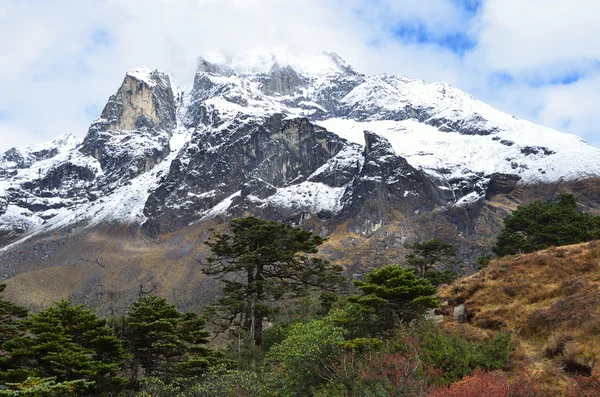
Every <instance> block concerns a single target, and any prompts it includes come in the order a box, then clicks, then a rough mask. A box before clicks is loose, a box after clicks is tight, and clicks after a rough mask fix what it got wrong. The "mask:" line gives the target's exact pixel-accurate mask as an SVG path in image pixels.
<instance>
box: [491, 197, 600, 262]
mask: <svg viewBox="0 0 600 397" xmlns="http://www.w3.org/2000/svg"><path fill="white" fill-rule="evenodd" d="M598 238H600V217H597V216H592V215H589V214H587V213H585V212H581V211H578V210H577V202H576V200H575V196H573V195H572V194H561V195H559V196H558V197H556V198H555V199H554V200H552V201H550V202H542V201H534V202H532V203H530V204H527V205H521V206H519V207H518V208H517V209H516V210H515V211H514V212H513V213H512V214H511V215H509V216H508V217H506V219H505V220H504V229H502V232H501V233H500V235H499V236H498V240H497V241H496V246H495V247H494V248H493V250H494V252H495V253H496V254H497V255H498V256H505V255H512V254H518V253H527V252H533V251H537V250H541V249H544V248H547V247H550V246H561V245H567V244H576V243H581V242H585V241H590V240H594V239H598Z"/></svg>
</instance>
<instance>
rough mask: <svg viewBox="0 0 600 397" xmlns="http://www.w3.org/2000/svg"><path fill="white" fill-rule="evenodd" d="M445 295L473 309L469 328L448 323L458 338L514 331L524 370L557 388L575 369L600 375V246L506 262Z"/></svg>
mask: <svg viewBox="0 0 600 397" xmlns="http://www.w3.org/2000/svg"><path fill="white" fill-rule="evenodd" d="M440 294H441V296H442V297H443V298H444V299H446V300H448V303H449V306H450V307H452V306H456V305H459V304H464V305H465V309H466V317H467V322H466V323H465V324H457V323H455V322H454V321H452V318H451V316H448V317H446V320H445V326H446V327H447V328H448V329H450V330H452V331H453V332H458V333H462V334H464V335H468V336H471V337H473V338H477V337H481V336H483V335H485V334H491V333H494V332H497V331H498V330H500V329H503V330H505V331H508V332H511V333H513V335H514V337H515V341H516V342H517V345H518V348H517V350H516V351H515V358H516V364H515V365H516V367H518V368H519V369H526V370H527V371H529V372H531V373H534V374H537V375H540V376H544V377H546V379H547V380H548V381H549V382H553V383H556V382H559V381H560V379H561V378H564V376H565V375H564V374H565V372H564V371H563V369H564V368H565V366H568V365H571V366H572V365H573V363H577V364H579V365H585V366H589V367H592V368H593V370H594V372H595V373H598V371H599V370H600V241H593V242H590V243H583V244H577V245H572V246H565V247H558V248H550V249H547V250H545V251H539V252H535V253H531V254H526V255H515V256H511V257H505V258H501V259H498V260H495V261H492V263H491V264H490V265H489V266H488V267H487V268H485V269H483V270H481V271H480V272H478V273H476V274H474V275H472V276H469V277H466V278H463V279H460V280H457V281H456V282H455V283H454V284H452V285H450V286H446V287H444V288H442V290H441V292H440ZM447 314H451V313H450V312H448V313H447Z"/></svg>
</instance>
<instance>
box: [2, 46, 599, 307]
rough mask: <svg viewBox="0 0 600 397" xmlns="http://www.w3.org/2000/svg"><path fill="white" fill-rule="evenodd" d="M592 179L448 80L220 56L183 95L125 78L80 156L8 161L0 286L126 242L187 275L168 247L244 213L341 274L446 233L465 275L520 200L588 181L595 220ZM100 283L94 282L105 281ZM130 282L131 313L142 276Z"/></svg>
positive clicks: (567, 153) (62, 142)
mask: <svg viewBox="0 0 600 397" xmlns="http://www.w3.org/2000/svg"><path fill="white" fill-rule="evenodd" d="M575 159H577V160H576V161H575ZM599 176H600V151H598V150H597V149H594V148H592V147H590V146H588V145H586V144H585V142H583V141H582V140H581V139H579V138H577V137H575V136H572V135H567V134H562V133H559V132H557V131H554V130H551V129H548V128H544V127H540V126H536V125H534V124H532V123H529V122H527V121H523V120H519V119H516V118H514V117H512V116H509V115H506V114H504V113H502V112H499V111H497V110H495V109H492V108H491V107H489V106H488V105H486V104H484V103H482V102H480V101H478V100H476V99H475V98H473V97H471V96H469V95H467V94H465V93H463V92H461V91H459V90H457V89H456V88H453V87H451V86H449V85H447V84H443V83H432V84H427V83H425V82H423V81H420V80H411V79H408V78H406V77H403V76H388V75H380V76H368V75H364V74H362V73H360V72H358V71H356V70H355V69H353V68H352V67H351V66H350V65H348V64H347V63H345V62H344V61H343V60H342V59H340V58H339V57H338V56H337V55H335V54H328V53H322V54H317V55H302V56H300V57H298V56H293V55H292V54H289V53H277V54H251V55H249V56H244V57H238V58H233V59H224V58H223V57H220V56H215V55H210V56H205V57H203V58H202V59H201V60H200V62H199V67H198V70H197V73H196V75H195V77H194V82H193V84H192V85H190V86H189V87H186V88H184V89H173V88H172V86H171V83H170V79H169V77H168V75H166V74H164V73H161V72H158V71H151V70H149V69H145V68H138V69H135V70H132V71H130V72H128V73H127V74H126V76H125V78H124V80H123V82H122V84H121V86H120V87H119V89H118V90H117V92H116V93H115V94H114V95H113V96H111V97H110V98H109V100H108V103H107V104H106V106H105V108H104V110H103V112H102V114H101V115H100V118H98V119H97V120H95V121H94V122H93V123H92V125H91V126H90V128H89V131H88V133H87V135H86V136H85V138H84V139H83V141H81V142H79V141H78V140H77V139H75V138H73V137H69V136H67V137H63V138H58V139H57V140H55V141H53V142H50V143H48V144H45V145H40V146H37V147H30V148H24V149H12V150H10V151H8V152H6V153H4V154H3V155H1V156H0V247H3V248H0V276H2V277H3V278H9V277H13V276H15V275H17V274H21V273H28V272H37V271H42V270H43V271H45V272H48V270H44V269H46V268H48V267H57V269H62V270H56V272H58V273H57V274H60V272H64V271H66V270H65V269H64V268H63V267H64V266H65V265H67V264H70V263H79V261H80V260H83V262H82V263H95V262H96V259H98V260H99V261H100V262H103V259H102V255H106V256H107V257H110V258H113V260H115V261H117V260H119V259H118V258H125V257H127V255H129V254H127V252H129V251H128V250H129V247H128V245H127V244H117V247H119V248H114V247H113V248H109V247H108V246H107V245H106V244H105V243H99V242H102V241H108V240H110V241H113V237H114V236H121V237H122V236H123V235H125V236H130V237H131V238H134V239H137V240H136V241H138V242H139V243H140V245H138V246H137V247H138V248H136V249H137V250H140V251H139V252H143V253H144V254H143V256H144V257H145V258H146V259H144V261H146V262H144V263H142V262H139V261H138V262H136V263H137V264H136V265H135V266H134V265H133V264H132V265H131V266H133V267H136V266H141V268H144V267H148V268H152V269H154V271H158V270H157V269H159V267H160V260H161V259H160V258H155V255H154V254H153V251H154V252H155V253H158V252H160V253H161V254H160V255H161V256H163V259H164V257H169V255H175V256H176V257H177V258H179V259H178V260H177V264H178V266H183V267H184V268H186V269H191V268H192V267H193V265H194V264H195V263H196V259H197V255H200V256H201V255H202V252H201V251H202V250H201V249H200V250H197V249H189V250H187V251H186V252H185V254H182V255H180V254H178V253H176V252H177V251H178V250H179V248H177V249H175V248H173V247H174V246H177V244H176V243H174V245H173V242H174V241H175V240H177V239H185V240H188V238H190V237H189V236H188V235H187V233H197V232H198V231H205V230H206V227H207V225H212V226H215V225H216V226H219V227H220V226H222V225H223V224H224V223H225V222H226V221H227V219H229V217H231V216H243V215H247V214H254V215H256V216H260V217H264V218H268V219H274V220H279V221H286V222H292V223H294V224H299V225H302V226H303V227H306V228H310V229H312V230H314V231H315V232H318V233H320V234H322V235H324V236H330V237H331V238H330V241H329V242H328V243H327V245H326V247H324V254H325V255H326V256H328V257H329V258H330V259H332V260H334V261H337V262H339V263H341V264H344V265H346V266H347V267H348V268H349V269H359V268H362V267H365V266H370V265H379V264H384V263H389V262H391V261H399V260H401V259H402V257H403V255H404V247H403V246H404V243H406V242H413V241H417V240H421V239H427V238H432V237H440V238H445V239H447V240H449V241H451V242H453V243H454V244H456V245H457V246H458V249H459V255H460V256H461V258H463V259H465V260H466V263H467V265H466V268H464V269H462V270H463V271H465V272H468V271H470V270H472V269H471V268H470V266H471V264H472V263H473V259H474V258H476V257H477V256H478V255H481V254H484V253H485V252H487V250H488V249H489V246H490V243H491V241H492V240H493V238H494V235H495V233H497V231H498V229H499V227H500V226H501V221H502V218H503V217H504V216H505V215H506V214H508V213H509V211H510V210H512V209H514V208H515V207H516V205H517V204H518V203H520V202H524V201H527V200H530V199H533V198H546V197H551V196H552V194H553V193H555V192H556V191H557V190H560V189H566V190H573V189H575V190H577V186H578V185H577V184H578V183H584V185H585V186H583V187H580V188H579V190H580V191H581V192H582V194H583V196H584V197H583V198H584V200H583V201H582V202H583V204H584V205H585V206H587V207H589V208H591V209H595V208H597V205H596V204H597V203H598V198H597V197H595V196H594V194H593V189H592V186H594V183H593V182H586V181H593V180H594V179H593V178H597V177H599ZM95 234H97V235H98V236H101V237H98V238H97V239H96V240H94V241H91V240H90V239H89V236H91V235H95ZM113 234H114V236H113ZM202 236H203V237H202V238H201V239H199V240H198V244H200V243H201V241H202V239H203V238H206V233H204V232H203V233H202ZM173 239H175V240H173ZM76 241H78V242H79V243H75V242H76ZM83 241H87V242H86V243H83ZM88 243H89V244H91V245H89V247H90V249H93V250H95V251H94V252H96V253H97V254H94V255H92V254H89V255H88V254H87V253H84V252H81V251H80V250H79V248H78V244H83V245H86V246H87V244H88ZM111 244H112V243H111ZM136 244H137V243H136ZM59 247H62V248H59ZM92 247H93V248H92ZM110 249H116V250H117V252H109V251H110ZM65 250H66V251H68V250H71V251H72V252H73V253H72V254H69V253H68V252H64V251H65ZM173 250H175V251H173ZM82 258H84V259H82ZM127 258H128V261H129V257H127ZM182 258H184V259H182ZM103 263H104V262H103ZM111 266H115V267H118V264H116V263H115V264H112V265H111ZM141 268H140V269H141ZM98 271H99V270H98V269H95V270H94V271H92V272H91V273H90V275H89V276H86V277H89V280H105V279H107V280H108V279H112V278H111V277H109V276H107V275H106V274H104V275H100V274H99V273H98ZM140 271H141V272H142V273H144V271H142V270H140ZM123 277H124V279H123V280H119V281H120V282H121V281H122V282H125V284H126V285H127V287H123V288H130V289H131V288H132V289H133V291H130V292H128V293H127V296H128V298H127V299H130V298H131V297H132V296H134V295H135V291H136V290H137V289H138V288H137V285H138V283H139V278H140V277H142V276H139V277H137V276H135V275H134V274H133V273H131V274H128V275H127V276H126V277H125V276H123ZM149 277H150V276H149ZM164 277H166V275H164ZM192 279H195V278H192ZM57 280H60V277H58V278H57ZM89 280H88V281H86V282H82V283H83V284H86V285H87V284H89V285H90V286H91V287H90V288H95V289H96V290H98V289H99V287H93V285H94V282H92V281H89ZM198 280H199V278H198ZM96 282H97V283H98V282H99V281H96ZM158 283H159V284H161V285H170V283H168V282H166V281H165V280H161V281H160V282H158ZM57 288H58V287H57ZM119 288H120V287H119ZM76 289H77V288H76ZM59 292H60V291H59ZM73 293H74V294H81V290H79V292H77V293H76V292H73ZM182 294H184V293H183V292H182ZM88 295H89V294H88ZM78 296H79V295H78ZM90 299H91V298H90ZM188 303H189V302H188Z"/></svg>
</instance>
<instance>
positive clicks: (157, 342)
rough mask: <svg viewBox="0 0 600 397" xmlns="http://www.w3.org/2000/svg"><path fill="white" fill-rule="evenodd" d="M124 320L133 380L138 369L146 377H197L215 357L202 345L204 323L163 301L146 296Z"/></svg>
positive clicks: (205, 334) (207, 333) (152, 296)
mask: <svg viewBox="0 0 600 397" xmlns="http://www.w3.org/2000/svg"><path fill="white" fill-rule="evenodd" d="M125 321H126V328H125V337H126V339H127V340H128V341H129V344H130V348H131V353H132V355H133V360H132V379H133V380H135V379H136V378H137V374H138V372H139V368H140V367H141V368H143V369H144V374H145V375H146V376H159V377H160V376H165V375H167V374H179V375H200V374H201V373H202V372H203V371H204V370H205V369H206V368H208V366H209V365H210V364H211V362H212V361H213V360H214V359H215V357H216V356H215V355H214V354H213V353H212V352H211V350H209V349H208V348H206V347H205V346H203V345H204V344H206V343H207V342H208V336H209V332H208V331H207V330H206V329H205V328H204V320H203V319H201V318H199V317H197V316H196V315H195V314H191V313H189V314H182V313H180V312H179V311H178V310H177V308H176V307H175V305H173V304H172V303H170V302H168V301H167V300H166V299H164V298H160V297H158V296H156V295H149V296H146V297H143V298H141V299H140V300H138V301H136V302H134V303H133V304H132V306H131V308H130V310H129V311H128V312H127V316H126V320H125Z"/></svg>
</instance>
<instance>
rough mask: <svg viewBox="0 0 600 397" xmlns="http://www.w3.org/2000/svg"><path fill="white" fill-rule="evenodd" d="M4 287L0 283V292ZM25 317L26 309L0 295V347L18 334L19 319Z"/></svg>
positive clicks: (4, 285)
mask: <svg viewBox="0 0 600 397" xmlns="http://www.w3.org/2000/svg"><path fill="white" fill-rule="evenodd" d="M5 288H6V284H0V293H1V292H4V289H5ZM25 317H27V309H25V308H24V307H22V306H18V305H15V304H14V303H12V302H9V301H7V300H5V299H4V295H0V347H1V346H2V344H3V343H4V342H6V341H7V340H10V339H12V338H14V337H15V336H16V335H17V334H18V332H19V330H20V328H21V327H22V326H21V323H20V322H19V319H22V318H25ZM0 368H2V367H0Z"/></svg>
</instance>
